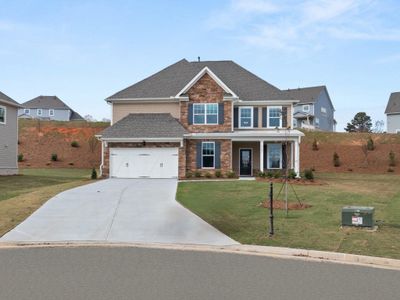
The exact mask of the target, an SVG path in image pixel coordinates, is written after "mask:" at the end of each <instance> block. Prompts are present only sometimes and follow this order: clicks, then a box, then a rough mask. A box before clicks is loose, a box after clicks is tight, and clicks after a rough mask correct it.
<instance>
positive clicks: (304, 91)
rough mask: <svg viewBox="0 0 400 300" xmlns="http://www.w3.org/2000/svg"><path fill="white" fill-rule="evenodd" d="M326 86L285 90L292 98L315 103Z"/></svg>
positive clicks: (301, 101)
mask: <svg viewBox="0 0 400 300" xmlns="http://www.w3.org/2000/svg"><path fill="white" fill-rule="evenodd" d="M324 90H326V86H324V85H321V86H312V87H305V88H297V89H288V90H286V91H284V93H286V94H287V95H288V97H289V98H290V99H296V100H300V103H315V102H316V101H317V99H318V97H319V95H320V94H321V93H322V91H324Z"/></svg>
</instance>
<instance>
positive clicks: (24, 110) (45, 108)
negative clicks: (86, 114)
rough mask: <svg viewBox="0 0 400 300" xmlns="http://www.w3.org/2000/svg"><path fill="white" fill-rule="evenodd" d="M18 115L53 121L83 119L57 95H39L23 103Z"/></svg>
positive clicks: (25, 117)
mask: <svg viewBox="0 0 400 300" xmlns="http://www.w3.org/2000/svg"><path fill="white" fill-rule="evenodd" d="M18 117H19V118H24V119H40V120H53V121H83V118H82V117H81V116H80V115H79V114H78V113H77V112H75V111H74V110H73V109H71V108H70V107H69V106H68V105H67V104H65V103H64V102H63V101H62V100H61V99H60V98H58V97H57V96H38V97H36V98H34V99H32V100H29V101H27V102H25V103H23V104H22V107H21V108H20V109H19V110H18Z"/></svg>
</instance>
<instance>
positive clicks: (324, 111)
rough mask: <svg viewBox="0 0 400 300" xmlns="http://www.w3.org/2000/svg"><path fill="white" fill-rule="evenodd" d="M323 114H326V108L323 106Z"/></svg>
mask: <svg viewBox="0 0 400 300" xmlns="http://www.w3.org/2000/svg"><path fill="white" fill-rule="evenodd" d="M321 112H322V113H323V114H326V108H325V107H323V106H321Z"/></svg>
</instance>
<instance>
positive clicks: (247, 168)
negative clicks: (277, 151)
mask: <svg viewBox="0 0 400 300" xmlns="http://www.w3.org/2000/svg"><path fill="white" fill-rule="evenodd" d="M239 151H240V155H239V157H240V161H239V168H240V171H239V174H240V176H251V175H252V165H253V162H252V159H253V158H252V149H240V150H239Z"/></svg>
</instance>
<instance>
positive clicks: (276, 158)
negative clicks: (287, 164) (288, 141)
mask: <svg viewBox="0 0 400 300" xmlns="http://www.w3.org/2000/svg"><path fill="white" fill-rule="evenodd" d="M267 150H268V164H267V168H268V169H282V144H267Z"/></svg>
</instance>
